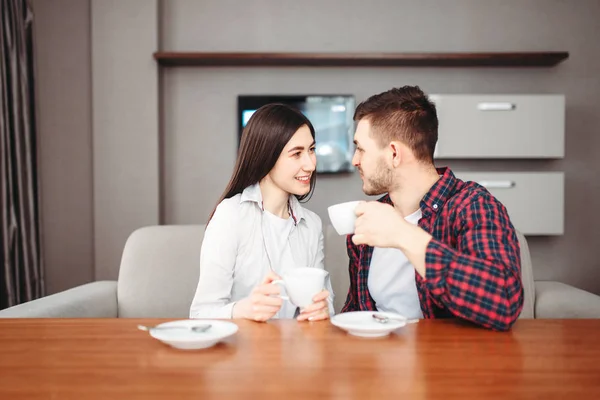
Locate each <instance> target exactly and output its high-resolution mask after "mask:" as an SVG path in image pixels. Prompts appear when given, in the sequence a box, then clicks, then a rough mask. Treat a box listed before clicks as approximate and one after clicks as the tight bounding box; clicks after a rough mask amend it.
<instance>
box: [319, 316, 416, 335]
mask: <svg viewBox="0 0 600 400" xmlns="http://www.w3.org/2000/svg"><path fill="white" fill-rule="evenodd" d="M373 314H377V315H383V316H386V317H390V318H391V317H394V318H400V319H401V320H393V319H390V320H388V322H387V323H385V324H382V323H381V322H377V321H376V320H375V319H374V318H373ZM406 321H407V319H406V317H403V316H402V315H400V314H394V313H389V312H382V311H376V312H375V311H353V312H347V313H342V314H337V315H334V316H333V317H332V318H331V323H332V324H333V325H335V326H337V327H338V328H341V329H343V330H345V331H347V332H348V333H349V334H350V335H354V336H360V337H369V338H375V337H383V336H387V335H389V334H390V333H391V332H392V331H395V330H396V329H398V328H402V327H403V326H404V325H406V323H407V322H406Z"/></svg>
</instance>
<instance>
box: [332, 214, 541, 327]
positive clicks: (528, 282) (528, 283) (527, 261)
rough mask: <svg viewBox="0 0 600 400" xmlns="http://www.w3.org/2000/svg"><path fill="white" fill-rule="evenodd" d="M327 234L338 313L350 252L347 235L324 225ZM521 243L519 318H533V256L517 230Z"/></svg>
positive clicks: (347, 281) (347, 279)
mask: <svg viewBox="0 0 600 400" xmlns="http://www.w3.org/2000/svg"><path fill="white" fill-rule="evenodd" d="M324 235H325V269H326V270H327V271H329V274H330V276H331V285H332V287H333V292H334V293H335V299H334V308H335V312H336V313H338V312H340V310H341V309H342V307H343V306H344V302H345V301H346V295H347V293H348V287H349V286H350V276H349V273H348V253H347V251H346V236H340V235H338V234H337V232H336V231H335V229H334V228H333V226H331V225H327V226H325V227H324ZM517 237H518V239H519V245H520V247H521V279H522V282H523V289H524V292H525V294H524V305H523V311H521V315H520V316H519V318H533V317H534V307H535V288H534V281H533V270H532V267H531V256H530V254H529V246H528V245H527V240H526V239H525V236H523V235H522V234H521V233H520V232H517Z"/></svg>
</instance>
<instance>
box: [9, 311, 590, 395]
mask: <svg viewBox="0 0 600 400" xmlns="http://www.w3.org/2000/svg"><path fill="white" fill-rule="evenodd" d="M163 321H164V320H148V319H144V320H133V319H77V320H76V319H46V320H42V319H38V320H35V319H21V320H0V399H7V400H8V399H24V398H39V399H49V398H53V399H54V398H56V399H67V398H73V399H92V398H105V399H111V400H113V399H117V398H124V399H125V398H126V399H135V398H140V399H156V398H169V399H176V400H180V399H195V400H205V399H213V398H235V399H246V398H257V399H258V398H260V399H270V398H272V399H278V400H286V399H292V398H297V399H323V398H340V399H371V398H373V399H380V398H396V399H445V400H446V399H518V398H540V399H550V398H553V399H576V400H583V399H600V338H599V337H600V320H521V321H519V322H517V324H515V326H514V327H513V330H512V331H511V332H507V333H499V332H489V331H486V330H483V329H479V328H475V327H473V326H470V325H466V324H464V323H459V322H457V321H449V320H445V321H442V320H438V321H430V320H428V321H421V322H420V323H418V324H413V325H409V326H407V327H405V328H402V329H400V330H398V331H397V332H396V333H395V334H393V335H392V336H390V337H387V338H384V339H362V338H356V337H352V336H348V335H347V334H346V333H344V332H343V331H341V330H339V329H337V328H335V327H334V326H332V325H330V324H329V322H315V323H298V322H296V321H293V320H288V321H272V322H269V323H266V324H262V323H253V322H249V321H243V320H236V321H234V322H236V323H237V324H238V325H239V327H240V330H239V332H238V333H237V334H236V335H235V336H234V337H232V338H229V339H228V340H227V341H226V343H221V344H219V345H217V346H216V347H213V348H211V349H206V350H197V351H181V350H175V349H172V348H170V347H168V346H166V345H164V344H162V343H160V342H158V341H156V340H154V339H152V338H151V337H149V336H148V334H147V333H144V332H141V331H138V330H137V329H136V325H137V324H138V323H143V324H155V323H159V322H163Z"/></svg>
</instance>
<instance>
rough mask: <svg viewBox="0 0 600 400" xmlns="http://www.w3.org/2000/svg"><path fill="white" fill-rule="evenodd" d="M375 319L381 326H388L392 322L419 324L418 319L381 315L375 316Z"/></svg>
mask: <svg viewBox="0 0 600 400" xmlns="http://www.w3.org/2000/svg"><path fill="white" fill-rule="evenodd" d="M373 319H374V320H375V321H377V322H379V323H380V324H387V323H388V322H389V321H390V320H394V321H404V322H406V323H407V324H414V323H416V322H419V320H418V319H406V318H397V317H388V316H386V315H380V314H373Z"/></svg>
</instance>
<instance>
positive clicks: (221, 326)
mask: <svg viewBox="0 0 600 400" xmlns="http://www.w3.org/2000/svg"><path fill="white" fill-rule="evenodd" d="M206 324H210V325H211V327H210V328H209V329H208V330H207V331H205V332H193V331H192V330H183V329H152V330H151V331H150V332H149V333H150V336H152V337H153V338H155V339H158V340H160V341H161V342H163V343H166V344H168V345H169V346H172V347H175V348H177V349H182V350H196V349H205V348H207V347H211V346H214V345H215V344H217V343H219V342H220V341H221V340H223V339H225V338H227V337H229V336H231V335H234V334H235V333H236V332H237V331H238V326H237V325H236V324H234V323H233V322H228V321H219V320H212V319H211V320H208V319H195V320H194V319H185V320H181V321H171V322H165V323H163V324H160V325H157V326H161V327H162V326H183V327H192V326H198V325H206Z"/></svg>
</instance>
